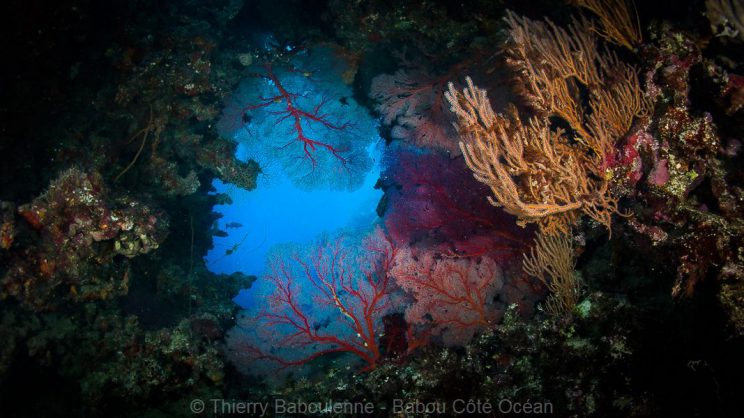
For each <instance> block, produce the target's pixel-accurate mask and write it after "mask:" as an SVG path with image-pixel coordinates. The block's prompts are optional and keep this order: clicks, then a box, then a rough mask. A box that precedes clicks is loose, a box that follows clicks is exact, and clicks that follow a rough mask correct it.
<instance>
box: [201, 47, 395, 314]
mask: <svg viewBox="0 0 744 418" xmlns="http://www.w3.org/2000/svg"><path fill="white" fill-rule="evenodd" d="M297 60H298V63H297V64H296V65H298V66H299V65H303V66H309V67H312V68H313V69H314V70H315V74H322V75H324V76H325V79H324V80H322V82H319V81H318V77H317V76H315V77H312V78H309V77H304V76H303V75H302V74H298V73H297V72H287V71H284V70H282V69H280V68H277V69H275V70H274V71H275V72H276V75H277V77H279V79H280V80H281V81H282V84H283V85H284V87H285V88H287V89H288V90H290V91H296V92H301V97H298V99H297V102H298V103H299V105H304V106H305V107H306V108H309V109H312V107H313V106H314V103H315V104H317V103H320V102H321V101H322V102H323V108H322V114H324V115H328V117H329V118H330V119H332V120H333V121H334V123H336V121H340V122H338V124H341V123H344V122H349V123H350V124H351V126H352V128H351V129H346V130H343V131H338V130H330V131H329V130H324V127H323V126H322V125H319V124H317V123H312V121H311V122H308V123H306V124H304V125H303V127H304V129H305V132H306V133H307V134H308V135H312V136H313V139H318V140H323V141H328V142H329V143H331V144H333V145H334V146H337V147H338V148H339V149H342V150H344V151H345V153H344V156H349V157H350V158H349V160H348V163H347V164H339V160H338V159H336V158H333V157H332V156H329V153H328V152H327V151H325V150H323V149H318V150H317V151H316V153H315V154H314V157H315V159H316V161H317V165H316V166H315V167H314V168H312V167H310V166H309V165H308V164H307V162H308V160H307V159H304V158H303V154H302V152H303V151H302V144H301V143H299V142H294V143H293V142H292V141H293V139H295V131H293V129H292V121H291V120H283V121H281V120H280V116H281V115H280V114H278V112H280V111H282V109H283V104H282V103H276V106H274V105H273V104H272V106H270V107H268V108H262V109H258V110H256V111H251V112H250V115H249V116H250V118H248V119H249V121H247V122H245V123H243V124H242V126H240V128H238V129H237V130H236V131H235V132H232V133H231V136H232V139H233V140H235V141H236V142H238V149H237V151H236V156H237V158H238V159H240V160H243V161H245V160H247V159H254V160H256V161H257V162H258V163H259V165H260V166H261V169H262V171H263V173H262V174H261V175H260V176H259V178H258V183H257V184H258V186H257V188H256V189H255V190H253V191H246V190H243V189H240V188H237V187H235V186H232V185H228V184H224V183H222V182H220V181H219V180H215V182H214V187H215V188H216V189H217V192H219V193H227V194H228V195H230V197H231V198H232V200H233V203H232V204H230V205H221V206H217V207H215V210H216V211H217V212H220V213H222V214H223V215H224V216H223V217H222V218H221V219H220V220H219V221H218V226H219V229H221V230H223V231H227V232H228V233H229V235H228V236H227V237H215V238H214V243H215V245H214V248H213V249H212V250H211V251H210V252H209V253H208V254H207V257H206V262H207V266H208V268H209V269H210V270H211V271H213V272H215V273H227V274H229V273H234V272H242V273H245V274H251V275H256V276H259V277H260V276H261V275H262V274H263V273H264V272H265V270H266V264H267V255H268V254H269V253H270V251H271V249H272V248H274V247H276V246H278V245H282V244H304V243H311V242H313V241H315V240H316V239H317V238H318V237H319V236H320V235H322V234H325V233H328V234H332V233H334V232H337V231H339V230H344V231H348V230H354V229H358V230H360V231H366V230H369V229H370V228H371V226H372V225H373V223H374V222H375V220H376V219H377V214H376V212H375V209H376V207H377V204H378V202H379V200H380V198H381V197H382V192H381V191H379V190H375V189H374V185H375V183H376V182H377V179H378V178H379V176H380V155H381V148H382V147H383V146H384V145H383V143H382V141H381V140H380V138H379V134H378V131H377V122H376V121H375V120H374V119H373V118H372V117H371V116H370V115H369V114H368V112H367V111H366V109H364V108H363V107H362V106H360V105H358V104H357V103H356V102H354V101H353V99H351V97H352V96H353V94H352V92H351V90H350V88H349V86H347V85H345V84H344V83H343V82H342V79H341V77H340V72H339V65H340V64H339V62H338V61H337V60H334V58H333V55H332V53H331V51H327V50H320V51H314V52H311V53H309V54H308V55H306V56H298V58H297ZM274 94H276V88H275V85H274V84H273V83H272V82H271V81H270V80H267V79H265V78H256V77H253V78H247V79H246V80H245V81H244V82H243V83H242V84H241V86H240V88H239V89H238V91H237V92H236V94H235V96H234V97H233V99H232V100H233V106H237V107H241V106H245V104H254V103H257V102H258V101H260V100H261V98H262V97H271V96H272V95H274ZM339 98H344V100H338V99H339ZM226 114H229V112H226ZM233 117H234V115H233ZM285 144H290V145H289V146H287V147H283V145H285ZM297 162H299V165H298V163H297ZM231 223H237V224H240V225H242V226H240V227H238V228H228V227H227V224H231ZM249 300H250V297H249V295H248V294H247V292H241V294H240V295H238V296H237V297H236V302H237V303H238V304H240V305H242V306H243V307H246V306H247V305H250V302H249Z"/></svg>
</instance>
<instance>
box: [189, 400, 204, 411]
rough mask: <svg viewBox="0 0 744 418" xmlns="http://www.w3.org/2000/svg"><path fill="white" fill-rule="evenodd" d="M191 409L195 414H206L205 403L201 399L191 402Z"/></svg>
mask: <svg viewBox="0 0 744 418" xmlns="http://www.w3.org/2000/svg"><path fill="white" fill-rule="evenodd" d="M189 408H191V412H193V413H195V414H201V413H202V412H204V401H203V400H201V399H194V400H193V401H191V405H190V406H189Z"/></svg>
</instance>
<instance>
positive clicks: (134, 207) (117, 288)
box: [0, 168, 168, 309]
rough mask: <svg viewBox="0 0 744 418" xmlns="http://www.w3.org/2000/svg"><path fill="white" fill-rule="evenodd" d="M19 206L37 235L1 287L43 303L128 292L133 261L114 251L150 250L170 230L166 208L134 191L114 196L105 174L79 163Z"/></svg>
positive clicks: (13, 262) (14, 255) (29, 302)
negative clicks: (144, 200)
mask: <svg viewBox="0 0 744 418" xmlns="http://www.w3.org/2000/svg"><path fill="white" fill-rule="evenodd" d="M18 214H19V215H20V216H21V217H22V218H23V219H24V220H25V221H26V224H27V225H28V226H29V227H30V228H31V229H33V230H35V234H37V243H36V244H33V245H26V246H24V247H22V248H18V249H17V250H16V251H15V252H13V253H12V254H11V262H10V264H9V267H8V269H7V271H6V272H5V275H4V277H3V278H2V280H1V281H0V283H2V295H3V297H15V298H16V299H18V300H19V301H20V302H22V303H23V304H26V305H29V306H32V307H35V308H38V309H44V308H50V307H54V306H57V305H59V304H61V303H64V302H66V301H85V300H100V299H109V298H111V297H113V296H116V295H122V294H126V293H127V286H128V269H127V265H126V263H122V262H119V261H117V260H116V259H115V258H114V257H115V256H116V255H117V254H122V255H124V256H126V257H129V258H131V257H134V256H137V255H140V254H146V253H149V252H151V251H153V250H155V249H157V248H158V246H159V245H160V244H161V243H162V242H163V241H164V240H165V238H166V236H167V234H168V229H167V228H168V221H167V219H166V218H165V217H164V215H163V214H162V213H160V212H157V211H154V210H152V209H151V208H150V207H148V206H146V205H143V204H141V203H139V202H137V201H135V200H133V199H131V198H128V197H122V198H119V199H112V198H111V196H109V194H108V192H107V190H106V186H105V184H104V182H103V179H102V177H101V175H100V174H98V173H97V172H93V173H85V172H83V171H81V170H79V169H77V168H72V169H69V170H67V171H65V172H63V173H61V174H60V176H59V177H58V178H57V179H56V180H54V181H52V183H51V184H50V185H49V189H48V190H47V191H46V192H45V193H44V194H42V195H41V196H39V197H37V198H36V199H34V200H33V201H32V202H31V203H28V204H25V205H21V206H20V207H19V208H18ZM28 233H29V234H30V233H31V231H28Z"/></svg>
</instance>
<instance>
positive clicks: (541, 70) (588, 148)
mask: <svg viewBox="0 0 744 418" xmlns="http://www.w3.org/2000/svg"><path fill="white" fill-rule="evenodd" d="M506 22H507V24H508V25H509V27H510V42H509V44H508V46H507V55H508V58H507V62H508V64H509V65H510V66H511V67H512V68H514V69H515V70H516V71H517V72H518V74H519V80H520V82H521V83H520V86H519V88H520V94H521V95H522V96H523V97H524V98H525V99H526V101H527V102H528V104H529V105H530V106H531V107H532V109H533V110H534V111H535V113H536V116H535V117H532V118H529V119H527V122H523V119H522V118H521V117H520V115H519V114H518V112H517V111H516V109H515V108H514V107H512V108H511V110H510V111H509V115H508V116H504V115H500V114H496V113H495V112H494V111H493V109H492V108H491V104H490V102H489V100H488V98H487V96H486V92H485V91H484V90H482V89H479V88H477V87H476V86H474V85H473V83H472V81H470V80H469V79H468V87H467V88H466V89H465V90H464V91H463V92H458V91H455V89H454V87H453V86H452V85H451V86H450V89H449V91H448V92H447V93H446V98H447V100H448V101H449V103H450V105H451V110H452V111H453V112H454V113H455V114H456V115H457V118H458V123H459V129H460V136H461V139H462V140H463V142H461V143H460V146H461V148H462V152H463V154H464V156H465V160H466V162H467V164H468V167H470V169H471V170H472V171H473V172H474V175H475V177H476V178H477V179H478V180H479V181H481V182H483V183H484V184H486V185H488V186H489V187H490V188H491V191H492V193H493V196H492V197H489V201H490V202H491V204H493V205H494V206H503V207H504V209H505V211H506V212H508V213H510V214H512V215H516V216H517V217H519V220H520V223H521V224H525V223H537V224H538V225H539V226H540V228H541V230H542V231H543V232H544V233H547V234H554V233H557V232H564V233H565V232H567V231H568V230H569V228H570V226H571V225H573V224H574V223H575V222H576V220H577V219H578V217H579V215H580V214H581V213H583V214H585V215H588V216H589V217H590V218H592V219H594V220H596V221H597V222H599V223H600V224H602V225H604V226H605V227H606V228H607V229H608V230H610V229H611V216H612V214H613V213H616V212H617V197H616V196H614V194H613V192H612V188H611V187H610V186H611V184H610V181H611V177H612V176H611V173H610V172H609V171H608V162H609V160H611V158H612V157H613V155H614V152H615V149H614V146H615V143H616V142H617V141H618V140H619V139H620V137H621V136H622V135H624V134H625V133H626V132H627V131H628V130H629V129H630V127H631V124H632V123H633V120H634V118H635V117H637V116H644V115H646V114H647V111H648V107H649V106H648V103H647V102H646V101H645V100H644V98H643V95H642V92H641V88H640V84H639V82H638V76H637V74H636V71H635V69H634V68H633V67H631V66H629V65H627V64H625V63H623V62H622V61H620V60H619V59H618V58H617V56H616V55H615V54H613V53H611V52H609V51H606V50H605V51H601V52H600V51H599V49H598V48H597V42H596V39H595V37H594V35H593V34H592V33H591V32H589V31H587V30H584V29H582V26H581V25H579V24H577V22H574V23H573V24H572V25H570V26H569V29H568V30H565V29H563V28H561V27H558V26H556V25H555V24H553V23H552V22H550V21H547V22H537V21H532V20H530V19H527V18H523V17H519V16H517V15H515V14H513V13H511V12H509V13H508V15H507V17H506ZM555 118H558V119H560V120H562V121H564V122H565V124H564V125H567V126H568V128H570V129H561V128H557V127H555V124H554V123H553V120H554V119H555Z"/></svg>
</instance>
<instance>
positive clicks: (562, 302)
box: [523, 234, 581, 316]
mask: <svg viewBox="0 0 744 418" xmlns="http://www.w3.org/2000/svg"><path fill="white" fill-rule="evenodd" d="M575 265H576V256H575V254H574V249H573V244H572V242H571V239H570V238H569V237H568V236H567V235H564V234H560V235H542V234H541V235H538V236H537V238H536V239H535V247H534V248H533V249H532V250H531V251H530V254H529V256H528V255H527V254H525V255H524V260H523V266H524V271H525V272H526V273H527V274H529V275H530V276H533V277H535V278H537V279H538V280H540V281H541V282H542V283H543V284H544V285H545V286H546V287H547V288H548V290H549V291H550V296H548V300H547V301H546V302H545V308H546V310H547V311H548V312H549V313H550V314H552V315H555V316H566V315H568V314H570V313H571V312H572V311H573V309H574V307H575V306H576V304H577V303H578V301H579V291H580V288H581V283H580V281H579V280H578V278H577V276H576V273H575V272H574V267H575Z"/></svg>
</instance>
